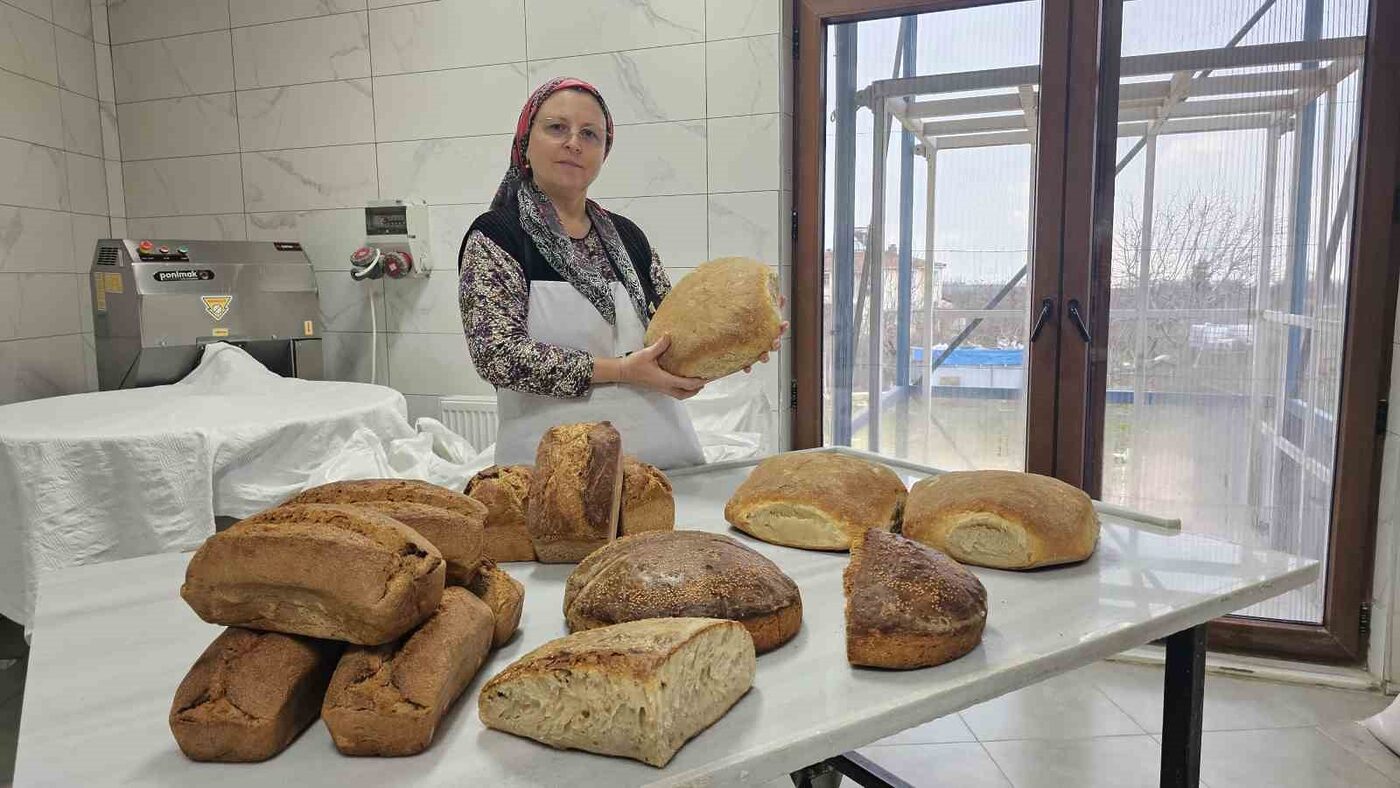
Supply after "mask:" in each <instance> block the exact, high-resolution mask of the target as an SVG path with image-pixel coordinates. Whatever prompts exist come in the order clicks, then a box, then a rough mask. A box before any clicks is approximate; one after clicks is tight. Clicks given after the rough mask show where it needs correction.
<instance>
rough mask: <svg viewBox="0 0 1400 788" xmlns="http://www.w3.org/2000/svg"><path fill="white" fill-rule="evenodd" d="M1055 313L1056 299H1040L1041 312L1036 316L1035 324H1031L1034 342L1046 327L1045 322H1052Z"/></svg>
mask: <svg viewBox="0 0 1400 788" xmlns="http://www.w3.org/2000/svg"><path fill="white" fill-rule="evenodd" d="M1054 314H1055V299H1053V298H1042V299H1041V300H1040V314H1039V315H1037V316H1036V318H1035V325H1033V326H1031V341H1032V342H1034V341H1035V340H1036V338H1037V337H1039V336H1040V330H1041V329H1043V328H1045V324H1046V323H1048V322H1050V317H1051V315H1054Z"/></svg>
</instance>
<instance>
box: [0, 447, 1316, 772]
mask: <svg viewBox="0 0 1400 788" xmlns="http://www.w3.org/2000/svg"><path fill="white" fill-rule="evenodd" d="M749 467H750V466H749V464H748V463H739V464H735V465H727V466H726V465H721V466H711V467H709V468H704V469H699V470H698V471H697V472H682V473H677V474H673V477H672V478H673V482H674V485H675V489H676V499H677V511H678V524H679V525H681V526H682V527H686V526H688V527H692V528H699V529H704V530H710V531H716V532H726V533H730V534H731V535H733V536H735V538H737V539H740V540H741V541H744V542H745V543H746V544H750V545H752V546H753V547H754V548H755V549H757V550H758V551H759V552H761V553H763V554H764V555H766V556H768V557H769V558H771V559H773V560H774V561H776V562H777V563H778V565H779V566H781V567H782V568H783V570H784V571H785V572H787V573H788V575H789V576H791V577H792V578H793V580H795V581H796V582H797V584H798V586H799V587H800V589H801V592H802V598H803V614H804V620H803V625H802V630H801V632H800V633H799V634H798V635H797V637H796V638H795V639H794V640H793V641H792V642H790V643H788V644H787V645H785V646H783V647H782V648H779V649H778V650H776V651H774V652H772V653H769V654H767V655H764V656H763V657H760V658H759V661H758V674H757V677H756V679H755V682H754V687H753V690H752V691H751V692H749V694H748V695H747V696H745V697H744V698H743V699H742V700H741V701H740V702H739V703H738V704H737V705H736V706H735V707H734V708H733V709H732V710H731V711H730V712H729V714H728V715H726V716H725V717H724V718H722V719H721V720H720V721H719V722H717V723H716V724H715V725H713V726H712V727H710V728H709V729H708V730H706V731H705V732H703V733H702V734H700V735H699V736H698V737H696V738H695V739H693V740H691V741H690V742H689V743H688V744H687V745H686V746H685V747H684V748H682V749H681V751H680V752H679V753H678V754H677V755H676V757H675V759H674V760H673V761H672V762H671V763H670V764H669V765H668V766H667V767H666V768H665V769H654V768H652V767H650V766H645V765H642V764H640V763H636V762H633V761H628V760H623V759H618V758H607V757H603V756H598V755H592V754H589V753H583V752H564V751H556V750H552V749H550V748H547V747H545V746H543V745H540V744H537V743H535V742H533V741H529V740H526V739H521V738H516V737H513V736H510V735H507V734H504V733H500V732H496V731H490V730H486V729H485V728H484V727H483V726H482V725H481V723H480V721H479V719H478V717H477V714H476V694H477V692H478V691H479V689H480V687H481V685H482V683H483V682H484V681H485V679H486V678H487V677H489V676H491V675H494V674H495V673H496V672H497V671H499V670H500V669H501V668H503V667H504V666H505V665H507V664H508V663H509V662H511V661H512V660H514V659H515V658H517V657H519V656H520V655H521V654H523V653H525V652H526V651H528V650H529V649H531V648H533V647H535V646H538V645H539V644H541V643H543V642H544V641H546V640H549V639H551V638H554V637H557V636H560V635H563V634H565V627H564V621H563V615H562V613H561V609H562V599H563V584H564V580H565V578H566V577H567V576H568V573H569V571H570V570H571V569H572V567H570V566H560V565H542V564H508V565H507V567H506V568H507V571H509V572H510V573H511V574H512V575H514V576H515V577H517V578H519V579H520V580H522V581H523V582H524V583H525V586H526V606H525V614H524V618H523V620H522V632H521V633H520V635H518V636H517V637H516V638H515V639H514V640H513V641H512V642H511V643H509V644H507V645H506V646H505V647H504V648H503V649H501V650H500V651H498V652H497V653H496V654H495V655H493V656H492V657H491V659H490V660H489V661H488V663H487V664H486V666H485V667H484V668H483V669H482V671H481V673H480V674H479V675H478V676H477V678H476V679H475V681H473V683H472V686H471V687H469V688H468V689H467V692H466V694H465V695H464V696H463V699H462V701H461V702H460V703H459V704H458V706H457V707H456V708H455V709H454V711H453V712H452V713H451V714H450V715H449V716H448V718H447V719H446V720H445V722H444V724H443V726H442V727H441V728H440V729H439V732H438V736H437V740H436V741H435V742H434V744H433V746H432V747H431V748H430V749H429V750H428V751H427V752H426V753H423V754H421V755H418V756H415V757H412V758H403V759H394V758H386V759H374V758H368V759H365V758H347V757H342V756H340V755H339V754H337V752H336V751H335V749H334V747H333V746H332V744H331V742H330V739H329V736H328V735H327V732H326V729H325V726H324V725H322V724H320V723H319V722H318V723H316V724H315V725H313V726H312V727H311V728H310V729H309V730H308V731H307V732H306V733H305V734H304V735H303V736H302V737H301V738H300V739H298V740H297V741H296V742H295V743H293V744H292V746H291V747H290V748H289V749H288V750H287V751H286V752H284V753H282V754H281V755H279V756H278V757H276V758H274V759H272V760H270V761H268V762H266V763H263V764H257V765H223V764H197V763H193V762H190V761H188V760H186V759H185V758H184V757H183V756H182V755H181V754H180V752H179V750H178V749H177V748H176V745H175V741H174V739H173V738H172V737H171V734H170V731H169V729H168V727H167V724H166V717H167V713H168V711H169V705H170V700H171V698H172V697H173V695H174V692H175V688H176V686H177V685H178V684H179V682H180V680H181V678H182V677H183V675H184V673H185V671H186V670H188V668H189V666H190V665H191V664H192V663H193V661H194V659H195V658H196V657H197V656H198V655H199V653H200V652H201V651H202V650H203V649H204V647H205V646H206V645H207V644H208V643H209V641H210V640H212V639H213V638H214V637H215V635H217V634H218V632H219V629H218V628H216V627H213V626H210V625H208V624H205V623H203V622H201V621H200V620H199V619H197V618H196V617H195V615H194V614H193V613H192V612H191V611H190V610H189V609H188V608H187V607H186V606H185V604H184V603H183V602H182V601H181V600H180V597H179V586H180V582H181V579H182V577H183V570H184V567H185V563H186V561H187V559H188V556H185V555H160V556H151V557H148V558H139V559H133V560H128V561H120V562H116V563H110V564H103V565H97V566H86V567H79V568H75V569H70V570H64V571H61V572H56V573H54V574H52V575H50V576H47V577H46V578H45V579H44V582H43V586H42V589H41V592H40V598H39V608H38V615H37V619H36V623H35V635H34V650H33V652H32V654H31V658H30V668H29V678H28V683H27V687H26V694H25V699H24V712H23V718H22V720H21V724H20V734H19V750H18V754H17V761H16V768H15V784H16V786H31V785H96V784H112V783H126V782H133V783H141V784H154V785H196V784H198V785H220V784H260V785H286V784H320V785H334V786H355V785H378V784H381V783H382V784H394V785H408V784H413V785H429V784H434V785H436V784H459V785H482V786H488V785H489V786H493V788H503V787H506V786H553V785H568V786H571V788H588V787H589V786H599V787H600V788H603V787H606V788H619V787H620V786H630V785H734V784H745V785H753V784H761V783H764V782H766V781H769V780H772V779H774V778H776V777H780V776H782V775H784V774H787V773H792V772H796V771H799V770H803V769H804V767H810V766H812V765H813V764H824V763H825V764H834V765H837V766H841V767H844V768H852V767H854V766H857V765H858V764H856V763H855V762H854V761H853V760H850V759H844V758H843V756H842V754H843V753H848V752H849V751H851V750H854V749H856V748H857V747H861V746H864V745H866V744H869V743H871V742H874V741H876V740H878V739H881V738H883V737H885V736H888V735H891V734H893V733H896V732H898V731H901V730H904V729H906V728H909V727H912V726H915V725H918V724H921V723H923V722H926V721H929V720H932V719H935V718H937V717H941V716H944V715H946V714H950V713H952V712H955V711H958V710H960V709H964V708H967V707H969V706H971V705H973V704H976V703H978V702H981V701H983V700H986V699H989V698H993V697H996V696H998V695H1002V694H1004V693H1006V692H1009V691H1011V690H1014V689H1017V688H1020V687H1024V686H1026V685H1029V684H1033V683H1035V682H1038V681H1042V680H1044V679H1046V678H1048V677H1050V676H1053V675H1055V674H1059V673H1064V672H1066V671H1069V670H1072V669H1074V668H1077V667H1080V666H1083V665H1086V664H1089V663H1091V662H1094V661H1097V660H1100V659H1103V658H1105V657H1108V656H1111V655H1113V654H1116V653H1119V652H1121V651H1124V650H1126V649H1129V648H1133V647H1135V646H1140V645H1143V644H1145V643H1148V642H1150V641H1152V640H1155V639H1158V638H1161V637H1165V636H1169V635H1173V634H1174V633H1184V634H1181V635H1175V636H1174V637H1173V638H1172V639H1171V641H1170V646H1169V655H1168V662H1169V665H1168V672H1169V674H1170V675H1169V677H1168V683H1169V685H1170V684H1172V683H1173V682H1180V686H1179V687H1176V688H1174V691H1173V693H1172V694H1170V695H1169V696H1168V711H1167V713H1168V716H1169V717H1170V716H1171V715H1172V714H1173V713H1177V714H1181V713H1182V712H1184V716H1183V717H1181V718H1180V719H1173V720H1171V721H1169V724H1168V726H1167V730H1165V731H1164V741H1163V751H1164V761H1170V759H1171V758H1173V757H1176V756H1175V755H1172V754H1173V753H1175V754H1176V755H1179V756H1180V761H1181V763H1180V764H1179V768H1180V769H1181V770H1183V771H1182V773H1181V774H1179V775H1178V774H1177V773H1176V771H1175V770H1176V769H1178V765H1174V764H1171V763H1169V764H1168V766H1169V769H1170V770H1173V771H1172V774H1173V776H1171V777H1170V778H1168V777H1167V775H1164V782H1170V783H1172V784H1190V781H1191V774H1190V766H1191V761H1192V758H1193V757H1194V758H1195V760H1196V762H1198V760H1199V741H1200V708H1201V707H1200V701H1201V687H1202V673H1201V671H1202V670H1203V659H1204V642H1205V641H1204V627H1203V626H1199V625H1202V624H1203V623H1204V622H1206V621H1209V620H1210V619H1212V618H1215V617H1218V616H1220V615H1223V614H1225V613H1228V612H1231V611H1234V610H1238V609H1240V608H1243V607H1246V606H1248V605H1252V604H1255V603H1257V602H1260V601H1262V600H1264V599H1267V598H1269V597H1271V596H1274V595H1276V594H1280V593H1282V592H1284V591H1287V590H1290V589H1292V588H1296V587H1298V586H1302V585H1305V584H1307V583H1309V582H1311V581H1312V580H1313V579H1314V578H1315V577H1316V575H1317V572H1318V569H1317V564H1316V563H1315V562H1313V561H1309V560H1306V559H1302V558H1295V557H1292V556H1288V555H1284V554H1282V553H1277V552H1272V551H1269V550H1259V549H1252V548H1246V547H1240V546H1238V545H1233V544H1229V543H1225V542H1221V541H1218V540H1215V539H1210V538H1206V537H1202V536H1194V535H1189V534H1181V533H1170V532H1166V531H1161V530H1156V529H1152V528H1147V527H1142V526H1139V525H1135V524H1133V523H1130V522H1127V521H1124V520H1122V519H1118V518H1112V517H1106V518H1105V522H1104V527H1103V535H1102V540H1101V542H1100V544H1099V549H1098V551H1097V553H1096V554H1095V556H1094V557H1093V558H1092V559H1090V560H1089V561H1087V562H1085V563H1083V564H1080V565H1076V566H1070V567H1063V568H1059V569H1054V570H1044V571H1038V572H1029V573H1013V572H999V571H994V570H980V569H979V570H975V571H976V572H977V574H978V576H979V577H980V578H981V579H982V582H983V583H984V584H985V585H986V587H987V593H988V598H989V615H988V622H987V629H986V633H985V635H984V639H983V642H982V645H981V646H980V647H979V648H978V649H976V650H975V651H973V652H972V653H971V654H969V655H967V656H965V657H963V658H962V659H959V660H957V661H954V662H951V663H949V664H946V665H942V666H939V667H936V668H929V669H925V670H915V671H905V672H892V671H876V670H863V669H861V670H858V669H853V668H851V667H850V666H849V665H848V664H847V663H846V656H845V643H844V623H843V606H844V602H843V597H842V594H841V571H842V569H843V568H844V566H845V562H846V556H844V555H841V554H832V553H818V552H807V551H802V550H794V549H789V548H783V547H776V546H773V545H769V544H765V543H762V542H757V541H755V540H752V539H749V538H748V537H746V536H743V535H741V534H738V533H737V532H733V531H729V530H728V529H727V527H726V525H725V523H724V520H723V515H722V509H723V504H724V501H726V500H727V499H728V497H729V495H730V494H731V493H732V492H733V490H734V489H735V487H736V486H737V485H738V484H739V483H740V482H741V481H742V480H743V478H744V477H745V476H746V475H747V473H748V470H749ZM894 467H896V468H897V469H898V470H901V472H903V473H904V475H905V477H906V480H910V481H912V480H913V479H915V478H918V477H921V476H923V475H924V473H923V472H920V471H916V470H912V469H905V468H904V467H902V466H898V465H896V466H894ZM1183 649H1184V651H1183ZM1192 709H1194V718H1192V716H1191V714H1192ZM1174 710H1175V711H1174ZM1193 731H1194V743H1195V749H1194V750H1193V749H1192V746H1191V745H1192V741H1193V735H1192V734H1193ZM1175 737H1184V738H1182V740H1181V741H1177V739H1176V738H1175ZM833 758H834V759H836V760H834V761H832V760H828V759H833ZM807 773H808V774H810V773H811V771H810V770H808V772H807ZM871 784H880V783H871ZM890 784H898V783H897V782H893V781H891V783H890Z"/></svg>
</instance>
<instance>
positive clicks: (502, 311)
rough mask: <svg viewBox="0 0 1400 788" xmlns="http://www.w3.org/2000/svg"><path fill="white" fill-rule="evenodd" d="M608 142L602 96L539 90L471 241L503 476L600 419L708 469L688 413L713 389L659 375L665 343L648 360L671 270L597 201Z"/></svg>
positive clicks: (640, 453) (468, 268)
mask: <svg viewBox="0 0 1400 788" xmlns="http://www.w3.org/2000/svg"><path fill="white" fill-rule="evenodd" d="M612 142H613V123H612V116H611V115H610V114H609V113H608V107H607V104H606V103H605V102H604V101H603V97H602V95H601V94H600V93H599V92H598V90H597V88H594V87H593V86H592V85H589V84H588V83H586V82H583V81H582V80H577V79H569V78H559V79H554V80H551V81H550V82H547V83H545V84H544V85H541V86H540V87H539V88H538V89H537V90H535V92H534V94H533V95H531V96H530V100H529V101H527V102H526V103H525V107H524V108H523V109H522V110H521V111H520V119H519V121H518V122H517V123H516V129H515V140H514V143H513V144H512V146H511V159H510V167H509V169H508V170H507V171H506V176H505V178H504V179H503V180H502V181H501V186H500V188H499V189H498V190H497V191H496V197H495V199H494V200H492V202H491V210H490V211H488V212H486V213H484V214H482V215H481V216H479V217H477V219H476V221H475V222H473V223H472V226H471V228H470V229H468V230H467V234H466V236H465V237H464V238H463V239H462V249H461V253H460V255H459V260H460V266H461V282H460V288H459V291H458V296H459V301H460V306H461V310H462V325H463V328H464V330H465V331H466V334H467V347H468V350H469V351H470V353H471V357H472V362H473V363H474V364H475V365H476V369H477V372H478V373H479V374H480V375H481V376H482V377H483V378H485V379H486V380H487V381H488V382H490V383H491V385H493V386H495V387H496V401H497V417H498V419H499V421H500V428H499V431H498V433H497V440H496V456H495V461H496V463H497V464H501V465H511V464H518V463H532V462H534V459H535V447H536V445H537V444H538V443H539V440H540V437H541V436H542V435H543V434H544V432H545V430H547V429H549V428H550V427H552V426H554V425H556V424H567V423H571V422H580V421H603V420H607V421H611V422H612V423H613V425H614V426H615V427H616V428H617V429H618V431H619V432H620V433H621V434H622V444H623V449H624V450H625V451H626V452H627V453H628V454H631V455H633V456H636V457H638V458H640V459H642V460H644V461H646V462H650V463H651V464H653V465H656V466H658V467H661V468H679V467H684V466H687V465H698V464H700V463H703V462H704V461H705V458H704V455H703V454H702V453H701V451H700V442H699V440H698V439H697V438H696V436H695V428H694V426H693V425H692V424H691V422H690V417H689V415H688V414H687V413H686V411H685V408H684V406H682V405H681V402H680V401H681V400H683V399H687V398H689V397H693V396H695V394H696V393H697V392H699V391H700V389H701V387H702V386H703V385H704V383H705V381H703V380H696V379H692V378H682V377H677V376H675V375H672V374H670V373H668V372H666V371H665V370H664V369H662V368H661V367H660V365H659V364H657V359H658V358H659V357H660V356H661V354H662V353H664V352H665V351H666V348H667V347H668V346H669V345H670V338H669V337H664V338H662V339H661V340H660V341H659V342H656V343H655V344H653V345H651V346H649V347H643V336H644V335H645V333H646V325H647V323H648V322H649V320H650V318H651V315H652V314H653V313H654V312H655V311H656V307H657V306H658V305H659V304H660V303H661V299H663V298H665V297H666V294H667V292H669V291H670V289H671V283H670V281H669V280H668V279H667V277H666V272H665V269H663V268H662V266H661V261H660V259H659V258H658V257H657V256H656V253H655V251H653V250H652V248H651V244H650V243H648V242H647V238H646V235H645V234H643V233H642V231H641V230H640V229H639V228H638V227H637V226H636V225H635V224H633V223H632V222H630V221H628V220H627V219H625V218H623V217H622V216H619V215H617V214H614V213H609V212H608V211H605V210H603V209H602V208H601V207H599V206H598V204H597V203H595V202H593V201H592V200H589V199H588V187H589V186H590V185H591V184H592V183H593V181H594V180H595V179H596V178H597V177H598V173H599V172H600V171H601V170H602V167H603V161H604V159H606V158H607V155H608V153H609V152H611V150H612ZM777 347H778V343H777V342H774V343H773V349H774V350H776V349H777ZM762 360H763V361H767V360H768V354H767V353H765V354H764V355H763V358H762Z"/></svg>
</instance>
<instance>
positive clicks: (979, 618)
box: [842, 528, 987, 668]
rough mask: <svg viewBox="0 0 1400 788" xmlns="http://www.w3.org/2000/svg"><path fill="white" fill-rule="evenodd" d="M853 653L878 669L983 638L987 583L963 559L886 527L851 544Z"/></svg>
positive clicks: (922, 660)
mask: <svg viewBox="0 0 1400 788" xmlns="http://www.w3.org/2000/svg"><path fill="white" fill-rule="evenodd" d="M842 587H843V588H844V590H845V592H846V659H847V660H848V661H849V662H850V663H851V664H852V665H866V666H869V667H876V668H923V667H929V666H931V665H941V664H942V663H944V662H948V661H950V660H954V659H957V658H958V657H961V656H962V655H964V654H966V653H967V652H969V651H971V650H972V649H974V648H976V647H977V644H978V643H980V642H981V641H982V629H983V627H984V626H985V625H986V623H987V590H986V589H985V588H983V587H982V582H981V581H980V580H978V579H977V576H976V575H974V574H972V573H971V572H969V571H968V570H967V569H966V568H965V567H963V566H962V565H961V564H959V563H958V562H957V561H954V560H953V559H951V558H949V557H948V556H946V555H943V554H942V553H940V552H938V551H937V550H934V549H932V548H929V547H925V546H924V545H921V544H919V543H918V542H915V541H913V540H911V539H905V538H904V537H902V536H900V535H898V534H892V533H889V532H887V531H884V530H881V529H879V528H871V529H870V530H869V531H867V532H866V535H865V539H864V540H862V542H861V544H859V545H857V546H856V547H855V548H854V549H852V550H851V561H850V563H849V564H847V565H846V571H845V574H844V575H843V577H842Z"/></svg>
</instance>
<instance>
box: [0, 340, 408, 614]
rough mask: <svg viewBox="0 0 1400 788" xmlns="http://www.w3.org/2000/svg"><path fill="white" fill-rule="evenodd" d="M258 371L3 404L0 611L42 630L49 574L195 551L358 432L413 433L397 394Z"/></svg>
mask: <svg viewBox="0 0 1400 788" xmlns="http://www.w3.org/2000/svg"><path fill="white" fill-rule="evenodd" d="M224 356H225V357H229V356H231V354H229V353H225V354H224ZM210 368H211V369H215V371H218V370H217V368H214V367H210ZM259 369H260V374H259V373H258V372H255V373H253V376H251V377H245V378H238V379H236V380H234V381H232V382H228V381H214V382H212V383H210V384H209V385H201V384H191V385H184V384H176V385H169V386H152V387H149V388H140V389H122V390H117V391H103V392H94V393H89V394H74V395H71V396H66V397H53V398H50V399H42V400H33V401H29V402H21V403H18V404H14V405H6V406H4V407H0V615H4V616H5V617H7V618H9V619H11V620H13V621H17V622H19V623H20V624H23V625H25V626H29V625H31V623H32V621H33V612H34V592H35V589H36V588H37V580H38V577H39V575H40V574H42V573H43V572H44V571H49V570H54V569H59V568H63V567H68V566H75V565H79V564H90V563H96V562H100V561H111V560H114V559H121V558H129V557H132V556H141V555H149V554H151V553H161V552H172V551H180V550H192V549H194V548H196V547H198V546H199V545H200V544H201V543H202V542H203V541H204V540H205V539H206V538H207V537H209V536H210V535H211V534H213V533H214V518H215V516H216V515H217V516H226V517H246V516H248V515H249V514H252V513H253V512H256V511H258V510H259V509H261V508H264V507H265V506H268V505H270V504H273V503H276V502H278V501H280V500H283V499H284V498H286V497H287V496H289V495H291V494H293V493H295V492H297V491H299V490H300V489H301V486H302V484H304V483H305V482H306V479H307V476H308V474H309V473H310V472H311V471H312V470H313V469H315V468H316V467H317V466H318V465H319V464H320V463H321V462H323V461H324V460H325V459H326V457H327V456H328V455H329V454H330V453H332V452H333V451H334V450H335V449H336V448H337V447H338V446H340V445H342V444H344V443H345V442H346V441H347V440H348V439H349V438H350V437H351V436H352V435H353V434H354V432H355V431H356V430H357V429H359V428H362V427H366V428H369V429H371V430H373V431H374V432H375V433H376V434H378V435H381V436H384V437H405V436H410V435H412V434H413V429H412V428H411V427H410V426H409V424H408V421H407V419H406V413H407V408H406V405H405V404H404V398H403V395H402V394H400V393H399V392H397V391H395V390H394V389H391V388H388V387H385V386H371V385H368V384H363V383H339V382H332V381H309V380H296V379H290V378H280V377H277V376H276V375H273V374H272V373H270V372H267V371H266V370H265V369H261V368H259Z"/></svg>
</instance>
